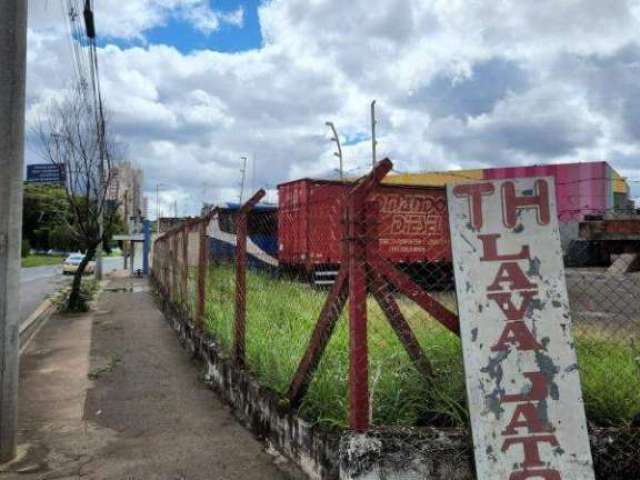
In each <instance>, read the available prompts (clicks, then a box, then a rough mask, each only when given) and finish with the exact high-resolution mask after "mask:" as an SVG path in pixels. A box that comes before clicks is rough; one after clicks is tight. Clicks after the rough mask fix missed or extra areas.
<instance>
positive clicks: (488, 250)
mask: <svg viewBox="0 0 640 480" xmlns="http://www.w3.org/2000/svg"><path fill="white" fill-rule="evenodd" d="M478 238H479V239H480V241H482V253H483V255H482V257H480V261H481V262H495V261H500V262H502V261H505V260H525V259H527V258H529V245H523V246H522V248H521V249H520V253H511V254H505V255H501V254H499V253H498V239H499V238H500V234H499V233H491V234H485V235H478Z"/></svg>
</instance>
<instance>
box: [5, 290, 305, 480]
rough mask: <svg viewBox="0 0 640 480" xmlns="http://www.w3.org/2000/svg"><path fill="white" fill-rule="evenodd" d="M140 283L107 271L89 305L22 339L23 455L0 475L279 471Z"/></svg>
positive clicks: (173, 479)
mask: <svg viewBox="0 0 640 480" xmlns="http://www.w3.org/2000/svg"><path fill="white" fill-rule="evenodd" d="M147 285H148V284H147V282H146V280H130V279H124V278H118V279H113V280H111V281H110V282H109V284H108V286H107V290H106V291H105V292H104V293H103V294H102V297H101V300H100V302H99V306H98V310H97V311H96V312H94V313H92V314H87V315H78V316H67V317H60V316H56V317H53V318H52V319H50V320H49V322H48V323H47V324H46V325H45V326H44V327H43V328H42V330H41V331H40V332H39V333H38V335H37V336H36V337H35V338H34V339H33V340H32V342H31V344H30V345H29V346H28V348H27V350H26V351H25V353H24V355H23V356H22V367H21V386H20V400H19V401H20V403H19V405H20V419H19V428H20V436H19V442H20V444H21V447H20V452H19V453H20V454H21V455H22V456H23V457H22V459H21V460H20V461H18V462H16V463H15V464H14V465H12V466H11V469H12V472H7V473H0V479H2V480H4V479H12V480H13V479H18V478H19V479H25V480H32V479H53V478H56V479H80V478H82V479H96V480H97V479H100V480H102V479H105V480H106V479H114V480H116V479H117V480H124V479H128V480H134V479H135V480H149V479H163V480H164V479H167V480H201V479H202V480H204V479H221V480H226V479H247V480H250V479H265V480H268V479H287V478H291V476H290V474H288V473H285V472H284V471H283V470H281V469H280V468H279V467H278V466H277V465H276V463H275V462H274V458H273V457H271V456H270V455H268V454H267V453H265V452H264V446H263V445H262V444H261V443H260V442H258V441H257V440H255V439H254V438H253V437H252V436H251V434H250V433H249V432H247V431H246V430H244V429H243V428H242V427H240V426H239V425H238V424H237V423H236V422H235V420H234V418H233V417H232V415H231V414H230V413H229V411H228V409H227V408H226V407H225V406H224V405H223V404H222V403H221V402H219V401H218V399H217V397H216V396H215V394H214V393H213V392H211V390H209V389H208V388H206V387H205V386H204V385H203V384H201V383H200V382H199V380H198V372H197V369H196V367H195V366H194V365H193V364H192V363H191V361H190V359H189V356H188V354H187V353H186V352H185V351H183V350H182V349H181V347H180V346H179V344H178V341H177V339H176V337H175V335H174V333H173V331H172V330H171V329H170V327H169V326H168V325H167V323H166V322H165V320H164V319H163V317H162V315H161V314H160V312H159V311H158V310H157V308H156V307H155V305H154V303H153V298H152V296H151V294H150V292H149V291H148V286H147ZM288 468H292V467H288ZM18 472H22V473H18ZM295 476H296V477H298V475H297V474H295Z"/></svg>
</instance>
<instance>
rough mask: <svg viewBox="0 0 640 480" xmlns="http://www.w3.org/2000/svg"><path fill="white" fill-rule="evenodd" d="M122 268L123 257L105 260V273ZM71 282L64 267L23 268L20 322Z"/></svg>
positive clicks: (21, 273) (21, 275)
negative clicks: (65, 273) (64, 273)
mask: <svg viewBox="0 0 640 480" xmlns="http://www.w3.org/2000/svg"><path fill="white" fill-rule="evenodd" d="M120 268H122V257H107V258H105V259H104V271H105V272H110V271H111V270H117V269H120ZM70 282H71V276H65V275H62V265H49V266H44V267H31V268H23V269H22V271H21V272H20V287H21V288H20V322H21V323H22V322H24V321H25V320H26V319H27V318H29V316H30V315H31V314H32V313H33V312H35V311H36V309H37V308H38V307H39V306H40V304H41V303H42V302H44V300H45V299H46V298H47V297H48V296H49V295H51V294H52V293H54V292H56V291H57V290H59V289H60V288H62V287H63V286H65V285H68V284H69V283H70Z"/></svg>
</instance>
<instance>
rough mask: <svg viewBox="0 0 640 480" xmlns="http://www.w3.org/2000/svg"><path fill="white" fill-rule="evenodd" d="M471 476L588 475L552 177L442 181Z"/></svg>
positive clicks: (555, 479)
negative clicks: (467, 417)
mask: <svg viewBox="0 0 640 480" xmlns="http://www.w3.org/2000/svg"><path fill="white" fill-rule="evenodd" d="M447 198H448V205H449V225H450V230H451V240H452V247H453V264H454V272H455V278H456V293H457V296H458V308H459V316H460V336H461V339H462V347H463V354H464V364H465V380H466V386H467V396H468V404H469V414H470V418H471V427H472V433H473V444H474V455H475V461H476V470H477V478H478V479H479V480H485V479H486V480H490V479H491V480H493V479H505V480H507V479H508V480H527V479H532V480H540V479H543V480H561V479H566V480H569V479H571V480H578V479H579V480H593V479H594V473H593V466H592V459H591V452H590V450H589V439H588V435H587V425H586V421H585V413H584V405H583V400H582V393H581V388H580V376H579V372H578V364H577V360H576V352H575V344H574V341H573V335H572V331H571V316H570V310H569V300H568V296H567V289H566V284H565V276H564V266H563V262H562V251H561V248H560V236H559V230H558V216H557V211H556V194H555V184H554V179H553V177H531V178H518V179H495V180H488V181H476V182H472V183H460V184H457V185H448V186H447Z"/></svg>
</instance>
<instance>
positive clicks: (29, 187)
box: [22, 184, 79, 250]
mask: <svg viewBox="0 0 640 480" xmlns="http://www.w3.org/2000/svg"><path fill="white" fill-rule="evenodd" d="M23 206H24V208H23V223H22V236H23V238H24V239H26V240H28V242H29V244H30V245H31V247H32V248H35V249H38V250H48V249H50V248H53V249H56V250H77V249H78V247H79V245H78V242H73V241H69V235H68V233H67V234H66V235H61V233H63V232H64V231H65V226H66V225H67V224H68V223H69V222H71V221H73V216H72V214H71V210H70V209H69V204H68V202H67V197H66V194H65V190H64V187H63V186H61V185H54V184H26V185H25V187H24V203H23ZM55 232H58V234H56V233H55ZM67 232H68V230H67Z"/></svg>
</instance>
